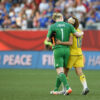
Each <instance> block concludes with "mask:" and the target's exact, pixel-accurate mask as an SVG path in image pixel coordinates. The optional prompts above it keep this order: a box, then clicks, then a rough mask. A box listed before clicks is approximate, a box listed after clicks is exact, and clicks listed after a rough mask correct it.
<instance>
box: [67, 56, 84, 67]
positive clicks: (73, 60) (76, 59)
mask: <svg viewBox="0 0 100 100" xmlns="http://www.w3.org/2000/svg"><path fill="white" fill-rule="evenodd" d="M72 67H84V63H83V55H75V56H74V55H70V57H69V61H68V65H67V68H72Z"/></svg>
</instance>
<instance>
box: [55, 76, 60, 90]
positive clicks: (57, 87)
mask: <svg viewBox="0 0 100 100" xmlns="http://www.w3.org/2000/svg"><path fill="white" fill-rule="evenodd" d="M60 85H61V81H60V79H59V76H57V78H56V88H55V89H54V91H58V89H59V87H60Z"/></svg>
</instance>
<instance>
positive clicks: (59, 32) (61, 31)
mask: <svg viewBox="0 0 100 100" xmlns="http://www.w3.org/2000/svg"><path fill="white" fill-rule="evenodd" d="M52 29H53V31H55V32H56V37H55V38H56V39H58V40H60V41H63V42H64V41H69V36H70V33H71V30H70V24H68V23H65V22H56V23H55V24H53V25H52Z"/></svg>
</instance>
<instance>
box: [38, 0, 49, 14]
mask: <svg viewBox="0 0 100 100" xmlns="http://www.w3.org/2000/svg"><path fill="white" fill-rule="evenodd" d="M48 8H49V4H48V3H47V2H46V0H42V1H41V3H40V5H39V11H40V12H41V13H42V12H43V11H44V10H47V9H48Z"/></svg>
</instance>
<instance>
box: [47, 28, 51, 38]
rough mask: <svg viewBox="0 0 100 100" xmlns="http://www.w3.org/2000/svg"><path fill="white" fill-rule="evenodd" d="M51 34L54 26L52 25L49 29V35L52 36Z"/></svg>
mask: <svg viewBox="0 0 100 100" xmlns="http://www.w3.org/2000/svg"><path fill="white" fill-rule="evenodd" d="M51 34H52V26H50V28H49V30H48V34H47V37H48V38H50V36H51Z"/></svg>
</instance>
